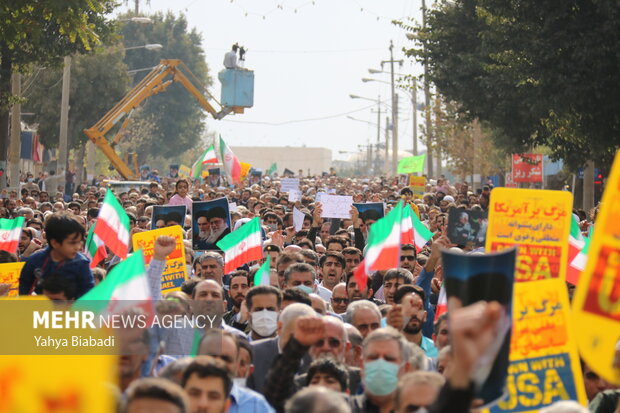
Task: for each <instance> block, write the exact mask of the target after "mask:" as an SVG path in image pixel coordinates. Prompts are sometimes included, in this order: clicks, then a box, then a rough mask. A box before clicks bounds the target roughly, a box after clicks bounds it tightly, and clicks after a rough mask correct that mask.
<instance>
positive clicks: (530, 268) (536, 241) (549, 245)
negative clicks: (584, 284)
mask: <svg viewBox="0 0 620 413" xmlns="http://www.w3.org/2000/svg"><path fill="white" fill-rule="evenodd" d="M572 205H573V196H572V195H571V193H570V192H566V191H546V190H540V189H515V188H495V189H494V190H493V191H492V192H491V202H490V204H489V227H488V229H487V239H486V250H487V251H488V252H492V251H500V250H502V249H504V248H510V247H512V246H515V245H517V246H519V252H518V255H517V263H516V268H515V282H526V281H536V280H545V279H558V280H562V281H563V280H564V279H565V277H566V265H567V260H568V235H569V233H570V224H571V219H572V218H571V216H572Z"/></svg>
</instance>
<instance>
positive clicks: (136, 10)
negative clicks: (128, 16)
mask: <svg viewBox="0 0 620 413" xmlns="http://www.w3.org/2000/svg"><path fill="white" fill-rule="evenodd" d="M134 12H135V13H136V16H137V15H139V14H140V0H135V10H134Z"/></svg>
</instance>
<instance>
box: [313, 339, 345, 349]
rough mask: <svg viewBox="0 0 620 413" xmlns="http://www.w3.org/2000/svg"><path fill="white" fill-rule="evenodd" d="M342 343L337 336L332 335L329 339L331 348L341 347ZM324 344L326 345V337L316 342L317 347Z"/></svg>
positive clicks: (328, 342) (328, 343)
mask: <svg viewBox="0 0 620 413" xmlns="http://www.w3.org/2000/svg"><path fill="white" fill-rule="evenodd" d="M340 343H341V341H340V340H338V339H337V338H333V337H330V338H328V339H327V345H328V346H330V347H331V348H338V347H340ZM324 345H325V339H320V340H319V341H317V342H316V343H315V346H316V347H323V346H324Z"/></svg>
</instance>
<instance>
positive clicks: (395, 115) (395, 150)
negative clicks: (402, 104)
mask: <svg viewBox="0 0 620 413" xmlns="http://www.w3.org/2000/svg"><path fill="white" fill-rule="evenodd" d="M389 49H390V60H383V61H382V62H381V68H383V65H384V64H385V63H389V64H390V79H391V82H390V83H391V88H392V171H391V172H392V174H396V170H397V167H398V96H397V95H396V90H395V84H394V63H395V62H396V63H398V64H399V65H400V66H402V65H403V60H394V43H393V42H392V41H391V40H390V48H389Z"/></svg>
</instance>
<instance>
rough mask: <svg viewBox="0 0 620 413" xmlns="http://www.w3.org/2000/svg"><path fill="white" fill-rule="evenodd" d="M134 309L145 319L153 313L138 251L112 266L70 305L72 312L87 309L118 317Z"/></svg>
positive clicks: (140, 251) (140, 253)
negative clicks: (142, 314) (142, 312)
mask: <svg viewBox="0 0 620 413" xmlns="http://www.w3.org/2000/svg"><path fill="white" fill-rule="evenodd" d="M136 307H138V308H141V309H143V310H144V312H145V314H146V315H147V318H148V319H151V318H152V316H153V315H154V314H155V311H154V308H153V298H152V297H151V292H150V290H149V284H148V279H147V276H146V269H145V267H144V255H143V254H142V250H141V249H139V250H137V251H136V252H134V253H133V254H131V255H130V256H129V257H128V258H127V259H126V260H124V261H122V262H120V263H119V264H118V265H116V266H115V267H114V268H113V269H112V271H110V273H109V274H108V275H107V276H106V277H105V278H104V280H103V281H101V282H100V283H99V284H97V286H95V287H94V288H93V289H91V290H90V291H89V292H87V293H86V294H84V295H83V296H81V297H80V298H79V299H78V300H77V302H76V303H75V305H74V309H76V310H86V309H88V310H90V311H94V312H95V313H99V314H101V313H110V314H120V313H122V312H124V311H125V310H127V309H129V308H136Z"/></svg>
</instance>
